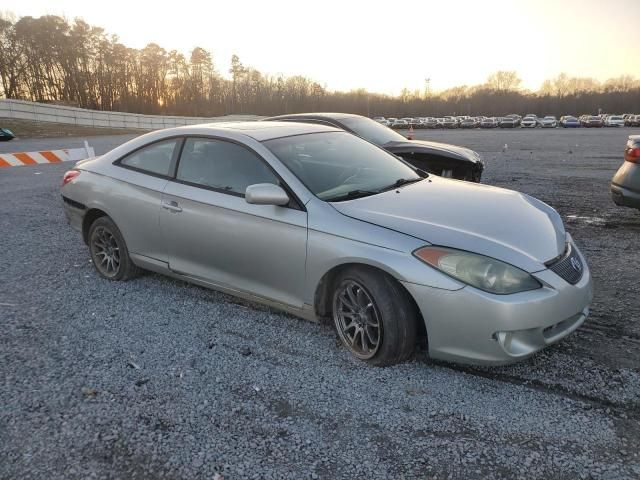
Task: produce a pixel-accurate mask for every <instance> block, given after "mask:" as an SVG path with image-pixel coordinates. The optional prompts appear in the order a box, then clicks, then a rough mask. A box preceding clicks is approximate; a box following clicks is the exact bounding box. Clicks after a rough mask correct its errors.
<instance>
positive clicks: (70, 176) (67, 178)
mask: <svg viewBox="0 0 640 480" xmlns="http://www.w3.org/2000/svg"><path fill="white" fill-rule="evenodd" d="M78 175H80V170H69V171H68V172H66V173H65V174H64V177H62V186H63V187H64V186H65V185H66V184H67V183H69V182H70V181H71V180H73V179H74V178H76V177H77V176H78Z"/></svg>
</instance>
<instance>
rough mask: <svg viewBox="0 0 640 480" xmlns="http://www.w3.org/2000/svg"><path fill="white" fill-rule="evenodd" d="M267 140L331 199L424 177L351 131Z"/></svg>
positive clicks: (322, 196)
mask: <svg viewBox="0 0 640 480" xmlns="http://www.w3.org/2000/svg"><path fill="white" fill-rule="evenodd" d="M263 143H264V145H265V146H266V147H267V148H268V149H269V150H271V152H272V153H273V154H274V155H275V156H276V157H278V158H279V159H280V161H281V162H282V163H283V164H284V165H285V166H286V167H287V168H288V169H289V170H291V171H292V172H293V173H294V174H295V175H296V177H298V178H299V179H300V181H301V182H302V183H304V184H305V186H306V187H307V188H308V189H309V190H311V192H312V193H313V194H314V195H316V196H317V197H318V198H319V199H321V200H325V201H328V202H332V201H340V200H347V199H349V198H355V197H356V196H366V195H373V194H376V193H379V192H380V191H384V190H386V189H389V188H393V187H394V186H395V185H399V184H402V183H408V182H411V181H418V180H420V179H421V178H422V177H420V176H419V175H418V174H417V173H416V172H415V171H414V170H413V169H412V168H410V167H409V166H407V165H406V164H405V163H403V162H402V161H400V160H398V159H397V158H396V157H394V156H393V155H391V154H390V153H388V152H386V151H384V150H382V149H381V148H378V147H376V146H375V145H372V144H370V143H368V142H365V141H364V140H362V139H361V138H358V137H356V136H355V135H351V134H350V133H347V132H323V133H311V134H307V135H296V136H293V137H284V138H276V139H273V140H267V141H265V142H263ZM400 180H403V181H401V182H399V181H400Z"/></svg>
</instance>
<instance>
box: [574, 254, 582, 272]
mask: <svg viewBox="0 0 640 480" xmlns="http://www.w3.org/2000/svg"><path fill="white" fill-rule="evenodd" d="M571 266H572V267H573V269H574V270H575V271H576V272H581V271H582V264H581V263H580V260H578V259H577V258H576V257H571Z"/></svg>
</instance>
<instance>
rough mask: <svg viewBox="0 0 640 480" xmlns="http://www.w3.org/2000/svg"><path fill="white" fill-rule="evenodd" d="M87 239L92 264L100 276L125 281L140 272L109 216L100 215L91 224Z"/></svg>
mask: <svg viewBox="0 0 640 480" xmlns="http://www.w3.org/2000/svg"><path fill="white" fill-rule="evenodd" d="M88 239H89V252H90V253H91V260H92V261H93V266H94V267H95V268H96V270H97V271H98V273H99V274H100V276H101V277H103V278H106V279H107V280H114V281H127V280H130V279H132V278H134V277H136V276H137V275H138V274H139V273H140V268H138V267H137V266H136V265H134V263H133V262H132V261H131V257H129V250H128V249H127V244H126V243H125V241H124V238H123V236H122V233H120V230H119V229H118V227H117V226H116V224H115V223H113V220H111V219H110V218H109V217H100V218H98V219H96V220H95V221H94V222H93V223H92V224H91V227H89V236H88Z"/></svg>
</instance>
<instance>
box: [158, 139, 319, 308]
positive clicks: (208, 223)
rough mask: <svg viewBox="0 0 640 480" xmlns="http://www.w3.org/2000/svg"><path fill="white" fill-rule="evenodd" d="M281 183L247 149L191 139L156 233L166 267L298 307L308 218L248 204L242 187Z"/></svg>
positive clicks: (290, 209)
mask: <svg viewBox="0 0 640 480" xmlns="http://www.w3.org/2000/svg"><path fill="white" fill-rule="evenodd" d="M256 183H274V184H279V183H280V179H279V178H278V177H277V175H276V174H275V173H274V172H273V171H272V170H271V168H270V167H269V166H268V165H267V164H266V162H265V161H264V160H263V159H262V158H260V157H259V156H258V155H257V154H256V153H254V152H253V151H252V150H250V149H248V148H247V147H244V146H242V145H239V144H236V143H233V142H229V141H225V140H220V139H212V138H196V137H189V138H187V139H186V141H185V145H184V148H183V151H182V154H181V157H180V159H179V163H178V168H177V172H176V179H175V180H174V181H169V182H168V184H167V186H166V187H165V190H164V193H163V198H162V206H163V209H162V212H161V215H160V217H161V221H160V225H161V231H162V235H163V238H164V242H165V244H166V246H167V252H168V256H169V268H170V269H171V270H174V271H176V272H178V273H180V274H183V275H187V276H191V277H194V278H197V279H200V280H204V281H207V282H209V283H212V284H217V285H220V286H223V287H227V288H232V289H234V290H240V291H243V292H247V293H251V294H254V295H258V296H260V297H264V298H267V299H270V300H274V301H276V302H278V303H283V304H286V305H290V306H294V307H302V305H303V293H304V282H305V263H306V250H307V213H306V211H304V210H303V209H301V208H300V207H299V206H297V205H296V204H295V203H293V202H292V203H291V204H290V205H288V206H275V205H252V204H249V203H247V202H246V201H245V199H244V193H245V190H246V187H248V186H249V185H253V184H256Z"/></svg>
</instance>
